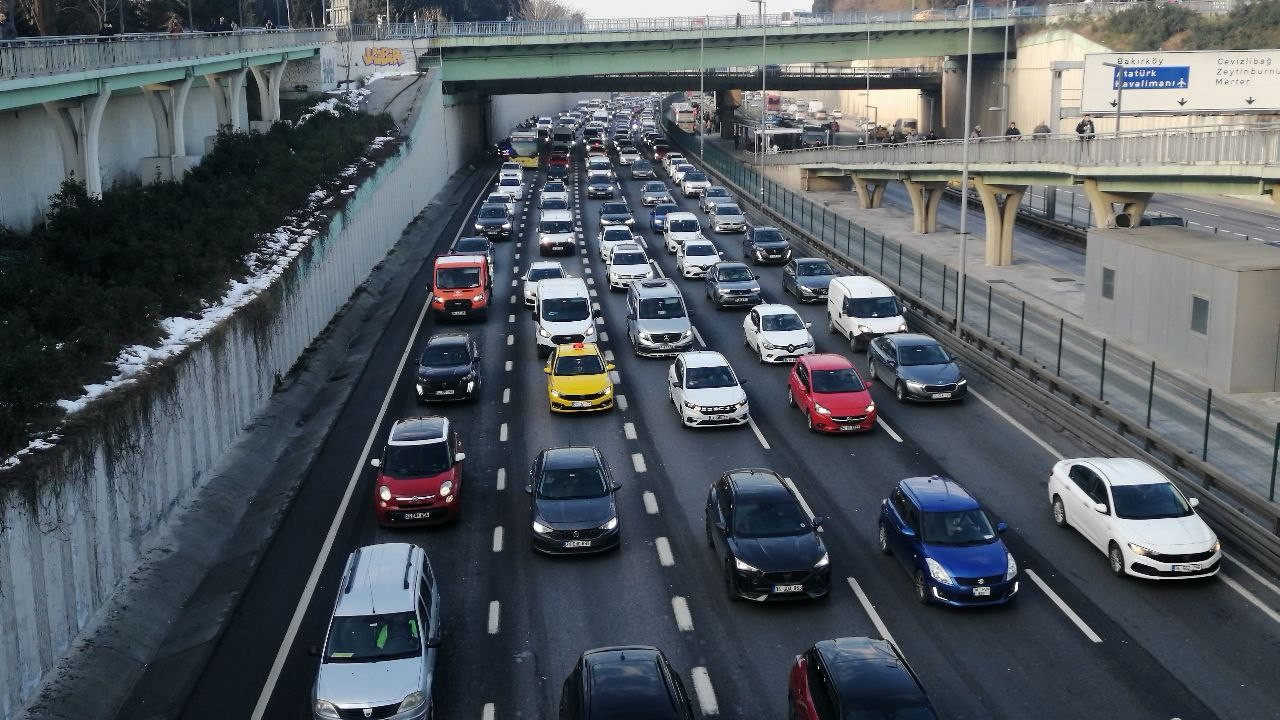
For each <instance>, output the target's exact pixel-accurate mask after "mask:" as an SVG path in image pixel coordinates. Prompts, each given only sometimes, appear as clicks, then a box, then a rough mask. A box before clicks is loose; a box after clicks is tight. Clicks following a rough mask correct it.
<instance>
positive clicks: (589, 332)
mask: <svg viewBox="0 0 1280 720" xmlns="http://www.w3.org/2000/svg"><path fill="white" fill-rule="evenodd" d="M582 334H583V335H586V336H591V335H595V334H596V326H595V325H594V324H591V325H588V326H587V329H586V330H583V331H582Z"/></svg>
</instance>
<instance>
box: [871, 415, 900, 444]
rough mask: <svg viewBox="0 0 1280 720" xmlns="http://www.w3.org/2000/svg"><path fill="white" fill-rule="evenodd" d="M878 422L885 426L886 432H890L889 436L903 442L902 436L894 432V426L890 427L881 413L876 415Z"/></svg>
mask: <svg viewBox="0 0 1280 720" xmlns="http://www.w3.org/2000/svg"><path fill="white" fill-rule="evenodd" d="M876 424H877V425H879V426H880V427H881V428H883V429H884V431H885V432H887V433H889V437H891V438H893V439H894V440H895V441H897V442H902V436H900V435H898V433H896V432H894V431H893V428H891V427H889V423H887V422H885V421H884V418H882V417H880V416H879V415H877V416H876Z"/></svg>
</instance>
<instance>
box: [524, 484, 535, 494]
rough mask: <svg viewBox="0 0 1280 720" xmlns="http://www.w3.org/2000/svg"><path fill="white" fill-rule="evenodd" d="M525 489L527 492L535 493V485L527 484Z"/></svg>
mask: <svg viewBox="0 0 1280 720" xmlns="http://www.w3.org/2000/svg"><path fill="white" fill-rule="evenodd" d="M524 491H525V492H527V493H529V494H530V495H532V494H533V485H525V486H524Z"/></svg>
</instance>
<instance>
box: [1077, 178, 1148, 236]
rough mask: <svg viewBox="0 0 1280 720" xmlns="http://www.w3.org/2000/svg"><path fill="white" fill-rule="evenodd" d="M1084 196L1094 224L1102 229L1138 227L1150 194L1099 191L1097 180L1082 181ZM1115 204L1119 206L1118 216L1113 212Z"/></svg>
mask: <svg viewBox="0 0 1280 720" xmlns="http://www.w3.org/2000/svg"><path fill="white" fill-rule="evenodd" d="M1084 194H1085V196H1087V197H1088V198H1089V207H1090V208H1092V209H1093V222H1094V224H1095V225H1096V226H1097V227H1102V228H1113V227H1138V225H1139V224H1141V223H1142V213H1143V212H1145V211H1146V209H1147V203H1149V202H1151V193H1144V192H1136V193H1135V192H1111V191H1108V190H1099V189H1098V181H1097V180H1085V181H1084ZM1117 203H1119V204H1120V206H1121V208H1120V213H1119V214H1117V213H1116V211H1115V205H1116V204H1117Z"/></svg>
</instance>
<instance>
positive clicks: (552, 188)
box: [541, 180, 569, 202]
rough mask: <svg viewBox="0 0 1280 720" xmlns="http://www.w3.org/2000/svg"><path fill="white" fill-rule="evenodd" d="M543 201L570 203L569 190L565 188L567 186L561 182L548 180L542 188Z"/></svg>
mask: <svg viewBox="0 0 1280 720" xmlns="http://www.w3.org/2000/svg"><path fill="white" fill-rule="evenodd" d="M541 199H542V200H554V199H560V200H564V201H565V202H569V188H567V187H565V184H564V183H563V182H561V181H559V180H548V181H547V182H546V184H544V185H543V186H542V193H541Z"/></svg>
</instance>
